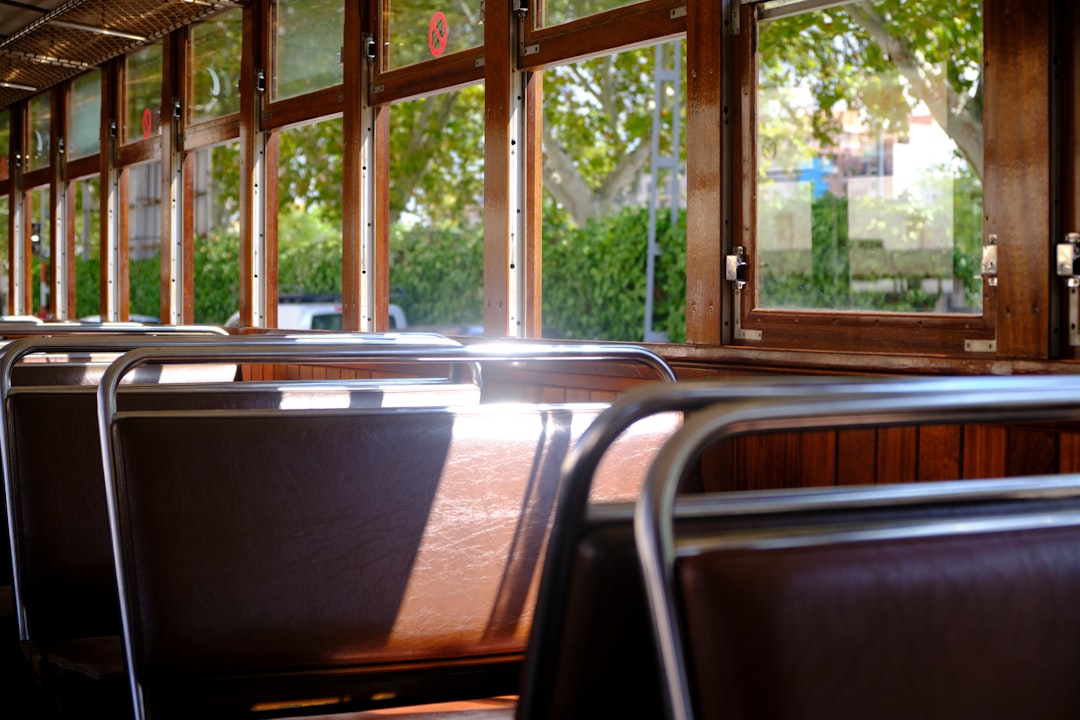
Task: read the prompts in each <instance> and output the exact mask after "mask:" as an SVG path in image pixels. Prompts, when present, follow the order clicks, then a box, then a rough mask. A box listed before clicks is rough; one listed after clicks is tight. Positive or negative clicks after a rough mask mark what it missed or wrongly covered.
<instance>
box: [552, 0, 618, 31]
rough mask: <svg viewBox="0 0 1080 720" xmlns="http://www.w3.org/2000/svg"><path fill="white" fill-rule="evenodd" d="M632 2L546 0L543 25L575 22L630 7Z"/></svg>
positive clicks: (616, 0) (613, 0)
mask: <svg viewBox="0 0 1080 720" xmlns="http://www.w3.org/2000/svg"><path fill="white" fill-rule="evenodd" d="M632 4H633V0H546V2H544V17H543V24H544V25H547V26H551V25H558V24H560V23H564V22H569V21H571V20H577V19H578V18H583V17H586V16H587V15H595V14H596V13H600V12H604V11H605V10H612V9H614V8H617V7H622V6H623V5H632Z"/></svg>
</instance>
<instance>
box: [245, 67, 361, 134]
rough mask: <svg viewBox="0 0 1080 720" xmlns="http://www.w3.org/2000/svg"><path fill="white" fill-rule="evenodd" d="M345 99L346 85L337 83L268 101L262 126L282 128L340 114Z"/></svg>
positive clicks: (261, 119)
mask: <svg viewBox="0 0 1080 720" xmlns="http://www.w3.org/2000/svg"><path fill="white" fill-rule="evenodd" d="M267 72H269V70H268V71H267ZM344 101H345V90H344V86H343V85H335V86H333V87H328V88H323V89H322V90H316V91H315V92H311V93H308V94H307V95H301V96H299V97H294V98H289V99H288V100H277V101H274V102H272V103H267V105H266V108H265V109H264V110H263V112H262V115H261V116H260V127H262V129H263V130H266V131H270V130H282V129H285V128H288V127H291V126H293V125H300V124H306V123H309V122H316V121H318V120H323V119H325V118H329V117H333V116H335V115H340V114H341V111H342V109H343V108H344Z"/></svg>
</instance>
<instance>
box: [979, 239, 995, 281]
mask: <svg viewBox="0 0 1080 720" xmlns="http://www.w3.org/2000/svg"><path fill="white" fill-rule="evenodd" d="M997 242H998V236H997V235H996V234H992V235H989V236H988V237H987V238H986V242H985V243H983V251H982V276H983V278H985V279H986V284H987V285H989V286H990V287H997V284H998V279H997V272H998V249H997Z"/></svg>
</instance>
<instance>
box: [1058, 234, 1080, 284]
mask: <svg viewBox="0 0 1080 720" xmlns="http://www.w3.org/2000/svg"><path fill="white" fill-rule="evenodd" d="M1057 274H1058V276H1059V277H1063V278H1066V280H1065V285H1066V286H1067V287H1071V288H1074V287H1080V233H1075V232H1071V233H1069V234H1067V235H1066V236H1065V242H1060V243H1058V244H1057Z"/></svg>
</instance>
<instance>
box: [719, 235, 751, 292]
mask: <svg viewBox="0 0 1080 720" xmlns="http://www.w3.org/2000/svg"><path fill="white" fill-rule="evenodd" d="M748 269H749V264H748V263H747V262H746V248H744V247H743V246H742V245H740V246H739V247H737V248H735V254H733V255H728V256H727V257H725V258H724V278H725V279H726V280H727V281H728V282H730V283H733V284H734V285H735V290H736V291H738V290H742V289H743V288H744V287H746V276H747V272H748Z"/></svg>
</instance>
